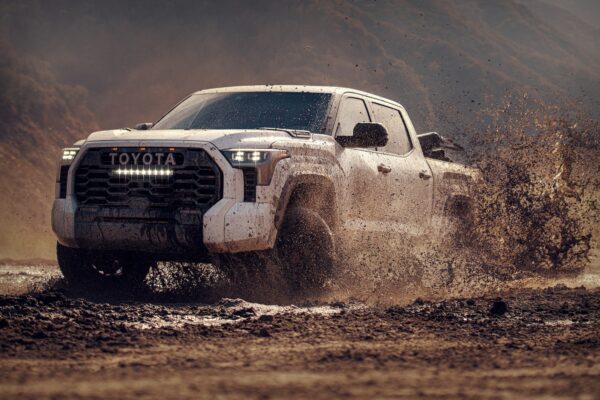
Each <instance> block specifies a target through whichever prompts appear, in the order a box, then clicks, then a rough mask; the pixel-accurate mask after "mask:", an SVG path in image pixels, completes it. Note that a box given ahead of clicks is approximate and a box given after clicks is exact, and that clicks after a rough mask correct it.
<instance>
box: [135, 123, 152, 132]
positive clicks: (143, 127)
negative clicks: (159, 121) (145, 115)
mask: <svg viewBox="0 0 600 400" xmlns="http://www.w3.org/2000/svg"><path fill="white" fill-rule="evenodd" d="M153 126H154V122H142V123H141V124H137V125H136V126H135V129H137V130H138V131H147V130H148V129H150V128H152V127H153Z"/></svg>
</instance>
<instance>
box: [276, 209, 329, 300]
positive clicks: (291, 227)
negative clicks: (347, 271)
mask: <svg viewBox="0 0 600 400" xmlns="http://www.w3.org/2000/svg"><path fill="white" fill-rule="evenodd" d="M275 252H276V257H277V259H278V261H279V263H280V265H281V268H282V271H283V275H284V277H285V278H286V280H287V281H288V284H289V286H290V288H291V289H292V291H294V292H301V293H310V292H319V291H322V290H323V289H324V288H325V286H326V284H327V281H328V280H329V279H330V278H331V276H332V274H333V270H334V264H335V259H336V253H335V241H334V235H333V232H332V231H331V229H330V227H329V226H328V225H327V222H326V221H325V220H324V219H323V218H322V217H321V216H320V215H319V214H318V213H317V212H315V211H313V210H311V209H308V208H303V207H295V208H292V209H290V210H288V212H287V213H286V215H285V219H284V221H283V224H282V226H281V228H280V229H279V233H278V235H277V242H276V246H275Z"/></svg>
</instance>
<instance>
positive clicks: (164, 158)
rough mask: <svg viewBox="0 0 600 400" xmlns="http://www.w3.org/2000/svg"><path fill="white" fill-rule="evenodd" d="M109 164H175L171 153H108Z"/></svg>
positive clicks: (166, 165)
mask: <svg viewBox="0 0 600 400" xmlns="http://www.w3.org/2000/svg"><path fill="white" fill-rule="evenodd" d="M109 156H110V163H111V165H120V166H126V165H140V166H142V165H143V166H151V165H160V166H165V167H168V166H175V157H174V156H173V153H149V152H148V153H109Z"/></svg>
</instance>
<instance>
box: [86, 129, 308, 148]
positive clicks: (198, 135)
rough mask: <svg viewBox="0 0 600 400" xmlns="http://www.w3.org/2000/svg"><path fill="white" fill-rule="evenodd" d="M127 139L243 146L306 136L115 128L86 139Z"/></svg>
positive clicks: (265, 132)
mask: <svg viewBox="0 0 600 400" xmlns="http://www.w3.org/2000/svg"><path fill="white" fill-rule="evenodd" d="M121 140H127V141H129V140H131V141H134V142H136V144H135V145H142V144H144V145H147V144H148V143H149V142H152V141H155V140H156V141H183V142H186V141H190V142H192V141H193V142H210V143H212V144H213V145H214V146H215V147H217V148H219V149H227V148H235V147H244V148H252V147H259V148H268V147H270V146H271V145H272V144H273V142H275V141H282V140H306V139H294V138H293V137H292V136H290V134H288V133H286V132H284V131H274V130H258V129H248V130H240V129H236V130H221V129H190V130H184V129H169V130H152V129H150V130H147V131H141V130H127V129H115V130H109V131H100V132H94V133H92V134H91V135H89V136H88V138H87V140H86V143H90V142H103V141H121Z"/></svg>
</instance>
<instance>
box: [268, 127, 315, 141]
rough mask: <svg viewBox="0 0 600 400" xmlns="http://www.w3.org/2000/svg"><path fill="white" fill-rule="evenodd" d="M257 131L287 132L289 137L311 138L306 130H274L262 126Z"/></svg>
mask: <svg viewBox="0 0 600 400" xmlns="http://www.w3.org/2000/svg"><path fill="white" fill-rule="evenodd" d="M257 129H259V130H260V129H264V130H266V131H279V132H285V133H287V134H288V135H290V136H292V137H297V138H310V137H311V135H312V134H311V132H310V131H307V130H304V129H286V128H273V127H270V126H262V127H260V128H257Z"/></svg>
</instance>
